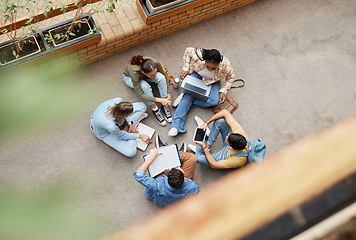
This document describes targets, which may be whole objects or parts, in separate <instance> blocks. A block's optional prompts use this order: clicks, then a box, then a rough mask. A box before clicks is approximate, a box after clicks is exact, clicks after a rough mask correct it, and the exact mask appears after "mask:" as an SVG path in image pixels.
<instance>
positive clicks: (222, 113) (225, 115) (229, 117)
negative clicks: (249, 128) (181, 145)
mask: <svg viewBox="0 0 356 240" xmlns="http://www.w3.org/2000/svg"><path fill="white" fill-rule="evenodd" d="M219 118H225V120H226V122H227V124H229V125H230V126H231V123H232V122H234V121H236V119H235V117H234V116H232V114H231V113H230V112H229V111H228V110H226V109H224V110H222V111H220V112H218V113H216V114H215V115H214V116H212V117H211V118H210V119H209V120H208V121H206V122H205V123H204V124H203V125H201V126H200V127H201V128H204V129H206V128H207V127H208V125H209V123H211V122H213V121H215V120H217V119H219Z"/></svg>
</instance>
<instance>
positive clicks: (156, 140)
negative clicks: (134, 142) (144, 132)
mask: <svg viewBox="0 0 356 240" xmlns="http://www.w3.org/2000/svg"><path fill="white" fill-rule="evenodd" d="M158 145H159V144H158V137H157V135H155V147H156V148H158Z"/></svg>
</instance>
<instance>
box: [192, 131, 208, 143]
mask: <svg viewBox="0 0 356 240" xmlns="http://www.w3.org/2000/svg"><path fill="white" fill-rule="evenodd" d="M205 134H206V129H203V128H196V129H195V133H194V137H193V141H196V142H203V141H204V139H205Z"/></svg>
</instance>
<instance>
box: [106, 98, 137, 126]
mask: <svg viewBox="0 0 356 240" xmlns="http://www.w3.org/2000/svg"><path fill="white" fill-rule="evenodd" d="M132 112H133V105H132V103H130V102H121V103H118V104H115V105H114V106H113V107H111V108H109V109H108V111H107V112H106V114H107V115H110V116H113V117H114V118H115V123H116V124H117V125H119V126H120V125H121V124H123V123H124V121H125V117H127V115H130V114H131V113H132Z"/></svg>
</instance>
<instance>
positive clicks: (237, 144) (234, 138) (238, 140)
mask: <svg viewBox="0 0 356 240" xmlns="http://www.w3.org/2000/svg"><path fill="white" fill-rule="evenodd" d="M227 140H228V141H229V145H230V146H231V147H232V148H233V149H236V150H243V149H244V148H245V147H246V144H247V141H246V138H245V137H244V136H242V135H241V134H239V133H231V134H230V135H229V137H228V138H227Z"/></svg>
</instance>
